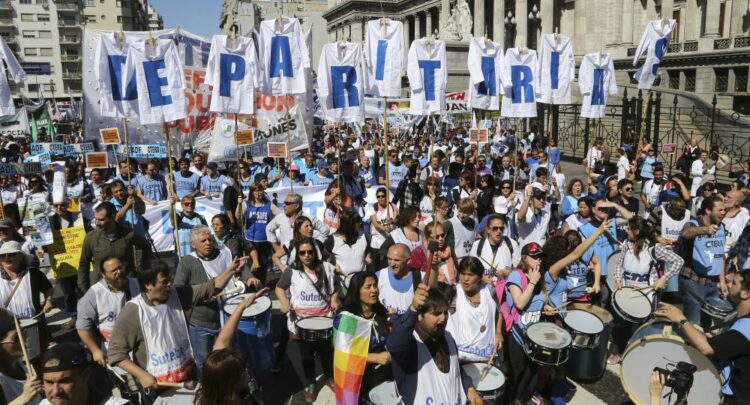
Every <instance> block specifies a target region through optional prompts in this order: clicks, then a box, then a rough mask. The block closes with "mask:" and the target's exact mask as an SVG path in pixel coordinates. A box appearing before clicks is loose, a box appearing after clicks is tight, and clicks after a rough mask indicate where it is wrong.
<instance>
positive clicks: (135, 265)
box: [122, 118, 145, 269]
mask: <svg viewBox="0 0 750 405" xmlns="http://www.w3.org/2000/svg"><path fill="white" fill-rule="evenodd" d="M122 126H123V129H124V131H125V161H126V162H127V165H128V184H127V186H126V187H127V188H126V189H125V190H127V191H128V198H130V197H133V205H132V206H131V207H130V210H131V211H130V221H131V222H130V225H131V226H132V227H133V232H135V220H136V212H135V187H133V194H132V195H131V194H130V190H129V189H130V187H131V186H132V184H133V183H132V182H131V181H130V179H131V176H132V173H130V135H129V133H128V119H127V118H123V119H122ZM131 248H132V250H133V268H136V269H137V268H138V261H137V257H136V255H135V245H131ZM143 253H144V254H145V252H143Z"/></svg>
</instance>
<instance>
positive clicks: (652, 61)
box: [633, 20, 677, 90]
mask: <svg viewBox="0 0 750 405" xmlns="http://www.w3.org/2000/svg"><path fill="white" fill-rule="evenodd" d="M676 23H677V21H675V20H668V21H667V23H666V24H664V25H662V20H654V21H650V22H649V23H648V24H646V29H645V30H644V31H643V36H642V37H641V42H640V43H639V44H638V49H636V51H635V56H634V57H633V66H636V65H638V59H639V58H640V57H641V55H643V54H644V53H645V54H646V61H645V62H644V63H643V66H641V67H640V68H638V70H637V71H636V72H635V74H634V75H633V78H634V79H635V80H638V88H639V89H647V90H648V89H651V86H653V85H654V81H655V80H656V77H657V72H658V70H659V63H661V58H662V57H664V54H666V53H667V48H668V47H669V37H670V36H672V31H674V26H675V24H676Z"/></svg>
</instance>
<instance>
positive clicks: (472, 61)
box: [467, 37, 510, 111]
mask: <svg viewBox="0 0 750 405" xmlns="http://www.w3.org/2000/svg"><path fill="white" fill-rule="evenodd" d="M467 62H468V64H469V81H470V83H469V108H478V109H481V110H495V111H497V110H498V109H500V96H501V95H502V94H503V93H504V92H505V85H506V84H507V85H508V86H510V76H509V75H508V70H507V69H506V67H505V55H504V54H503V47H502V45H500V44H499V43H497V42H492V41H486V40H485V39H484V38H482V37H476V38H472V39H471V41H469V57H468V59H467Z"/></svg>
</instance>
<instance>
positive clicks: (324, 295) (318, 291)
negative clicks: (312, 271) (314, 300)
mask: <svg viewBox="0 0 750 405" xmlns="http://www.w3.org/2000/svg"><path fill="white" fill-rule="evenodd" d="M302 274H304V275H305V277H307V280H308V281H310V284H312V286H313V288H315V291H317V293H318V294H319V295H320V296H321V298H323V301H325V302H326V305H328V308H331V300H330V298H328V294H323V293H322V292H321V291H320V288H318V285H317V284H315V283H314V282H313V281H312V279H311V278H310V276H309V275H308V274H307V273H306V272H305V269H302ZM325 276H326V275H325V271H324V272H323V277H325Z"/></svg>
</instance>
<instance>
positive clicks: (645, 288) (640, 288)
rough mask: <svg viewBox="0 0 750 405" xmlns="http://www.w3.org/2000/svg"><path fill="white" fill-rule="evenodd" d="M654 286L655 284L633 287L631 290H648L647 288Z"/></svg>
mask: <svg viewBox="0 0 750 405" xmlns="http://www.w3.org/2000/svg"><path fill="white" fill-rule="evenodd" d="M654 287H656V284H651V285H647V286H645V287H638V288H633V291H641V290H648V289H652V290H653V289H654Z"/></svg>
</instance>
